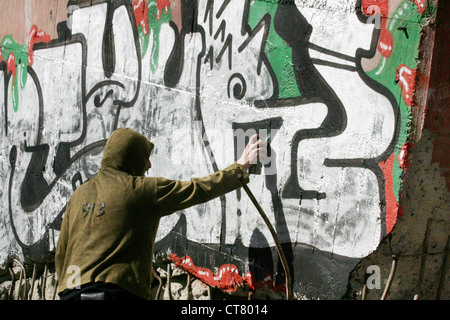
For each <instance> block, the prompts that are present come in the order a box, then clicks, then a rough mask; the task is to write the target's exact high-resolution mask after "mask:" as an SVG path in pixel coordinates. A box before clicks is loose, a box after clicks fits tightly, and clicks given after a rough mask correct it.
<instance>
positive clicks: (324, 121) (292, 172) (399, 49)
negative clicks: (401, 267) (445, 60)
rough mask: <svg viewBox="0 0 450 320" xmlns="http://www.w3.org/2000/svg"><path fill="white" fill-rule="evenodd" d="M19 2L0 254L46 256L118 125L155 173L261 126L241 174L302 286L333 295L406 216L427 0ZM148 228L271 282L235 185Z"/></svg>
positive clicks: (6, 46)
mask: <svg viewBox="0 0 450 320" xmlns="http://www.w3.org/2000/svg"><path fill="white" fill-rule="evenodd" d="M17 3H18V5H17V6H14V7H12V6H11V5H10V2H5V1H3V2H1V4H0V12H1V14H2V15H3V17H4V19H3V20H2V22H1V23H2V24H1V25H0V27H1V28H0V38H1V39H2V42H1V46H2V50H1V53H2V54H1V55H0V79H1V81H0V105H1V109H0V119H1V126H0V139H1V143H0V150H1V155H2V157H1V159H0V161H1V162H0V179H1V181H2V185H3V186H4V187H3V188H2V190H0V197H1V203H2V204H3V205H2V208H1V211H0V219H1V220H0V263H2V264H6V263H7V262H8V261H9V260H8V258H9V257H11V256H17V257H19V259H22V260H26V259H29V260H30V261H33V260H34V261H41V260H42V261H45V260H46V259H49V258H48V257H51V252H52V250H53V249H54V247H55V244H56V241H57V238H58V231H59V225H60V222H61V218H62V215H63V212H64V206H65V203H66V201H67V200H68V198H69V197H70V195H71V193H72V192H73V190H75V189H76V188H77V187H78V186H79V185H80V184H82V183H83V182H85V181H86V180H88V179H90V178H92V177H93V176H94V175H95V173H96V171H97V170H98V168H99V166H100V159H101V157H102V152H103V147H104V143H105V141H106V139H107V138H108V136H109V134H110V133H111V132H112V131H113V130H114V129H115V128H118V127H122V126H128V127H131V128H134V129H136V130H138V131H140V132H142V133H143V134H145V135H146V136H147V137H148V138H149V139H151V140H152V141H153V142H154V143H155V145H156V150H155V152H154V156H153V160H152V164H153V168H152V170H151V172H150V174H151V175H163V176H166V177H168V178H176V179H189V177H191V176H201V175H206V174H208V173H210V172H212V171H214V170H217V169H219V168H223V167H225V166H226V165H227V164H229V163H231V162H233V161H234V160H236V156H237V154H238V152H239V150H238V149H239V145H238V143H237V140H236V139H234V134H235V133H236V132H245V133H246V134H248V135H250V134H251V130H250V129H255V130H261V129H264V130H271V134H272V144H271V145H272V153H271V157H270V160H271V162H270V163H268V164H267V165H266V166H265V168H264V170H263V174H262V175H256V176H253V177H252V179H251V184H250V188H251V189H252V191H253V192H254V193H255V195H256V197H257V198H258V199H259V200H260V202H261V205H262V207H263V208H264V210H265V211H266V212H267V214H268V215H269V217H270V219H271V221H272V223H273V224H274V226H275V228H276V230H277V232H278V235H279V237H280V240H281V241H282V243H283V247H284V250H285V254H286V256H287V260H288V264H289V267H290V270H291V273H292V275H293V278H294V292H295V293H296V295H297V296H299V295H302V296H306V297H309V298H339V297H341V296H342V294H343V293H344V292H345V288H346V285H347V278H348V274H349V272H350V271H351V270H352V269H353V268H354V267H355V265H356V264H357V262H358V261H359V260H360V259H361V258H362V257H365V256H367V255H369V254H370V253H372V252H373V251H374V250H375V249H376V248H377V246H378V245H379V243H380V241H381V240H382V239H383V238H384V237H385V236H386V235H387V234H389V233H390V232H391V231H392V229H393V227H394V225H395V223H396V221H397V219H398V217H399V216H401V215H402V213H403V210H402V209H401V206H399V199H400V194H401V191H402V185H403V173H404V171H405V170H407V168H408V166H409V163H410V161H409V159H410V150H411V147H412V145H411V144H410V143H409V141H410V139H409V138H410V136H411V135H412V134H413V133H414V130H415V129H414V126H413V123H414V119H416V118H417V117H420V116H421V114H419V115H416V116H413V114H412V111H411V110H412V107H413V106H414V100H413V97H414V94H415V90H416V79H417V77H418V74H417V71H416V68H417V65H418V60H419V44H420V34H421V30H422V27H423V26H424V25H426V24H427V21H428V20H429V19H430V18H432V17H434V15H435V4H434V2H427V4H426V6H424V5H425V3H424V1H421V0H415V1H412V0H384V1H383V0H340V1H331V0H330V1H326V0H323V1H312V0H311V1H310V0H298V1H295V2H294V1H269V0H258V1H238V0H226V1H214V0H198V1H190V0H172V1H168V0H166V1H163V0H158V1H154V0H151V1H145V0H135V1H130V0H123V1H121V0H115V1H101V0H95V1H53V2H52V1H43V0H42V1H25V0H24V1H18V2H17ZM19 3H20V4H19ZM28 30H29V31H28ZM261 132H263V131H261ZM156 241H157V244H156V249H157V250H156V258H159V257H170V259H172V261H173V262H175V263H177V264H178V265H181V266H184V267H185V268H186V269H188V270H190V271H191V272H192V273H193V274H195V275H196V276H197V277H199V278H201V279H202V280H203V281H205V282H206V283H208V284H209V285H212V286H216V287H219V288H222V289H224V290H227V291H233V290H234V289H235V287H236V285H238V284H244V283H245V284H247V285H248V286H250V287H251V288H259V287H260V286H261V285H262V284H268V285H269V286H273V288H274V289H275V290H283V284H284V276H283V269H282V268H281V265H280V263H279V262H278V258H277V253H276V251H275V250H274V242H273V239H272V237H271V235H270V233H269V232H268V230H267V228H266V227H265V224H264V223H263V221H262V220H261V219H260V218H259V216H258V213H257V211H256V210H255V208H254V207H253V206H252V204H251V202H250V201H249V199H247V197H246V195H245V194H244V193H242V192H240V191H237V192H233V193H231V194H228V195H226V196H224V197H221V198H219V199H216V200H214V201H211V202H209V203H207V204H204V205H199V206H196V207H194V208H190V209H188V210H184V211H183V212H178V213H176V214H173V215H172V216H170V217H167V218H164V219H163V220H161V226H160V229H159V232H158V235H157V239H156ZM225 274H227V277H225V276H224V275H225ZM214 275H215V276H214Z"/></svg>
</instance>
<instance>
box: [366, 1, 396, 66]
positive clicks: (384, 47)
mask: <svg viewBox="0 0 450 320" xmlns="http://www.w3.org/2000/svg"><path fill="white" fill-rule="evenodd" d="M361 9H362V12H363V13H364V14H365V15H366V16H374V15H377V14H379V15H380V16H381V21H380V26H378V27H379V28H380V29H381V30H380V39H379V41H378V50H379V51H380V53H381V54H382V55H383V57H385V58H386V59H388V58H389V57H390V55H391V53H392V49H393V47H394V40H393V39H392V35H391V33H390V32H389V30H388V29H387V18H388V14H389V1H388V0H363V1H362V4H361Z"/></svg>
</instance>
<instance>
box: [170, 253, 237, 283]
mask: <svg viewBox="0 0 450 320" xmlns="http://www.w3.org/2000/svg"><path fill="white" fill-rule="evenodd" d="M169 258H170V260H171V261H173V262H175V264H176V265H177V266H179V267H182V268H183V269H185V270H186V271H188V272H189V273H191V274H193V275H194V276H196V277H197V278H199V279H200V280H202V281H203V282H205V283H206V284H208V285H209V286H211V287H217V288H219V289H221V290H223V291H225V292H234V291H236V290H237V289H238V287H240V286H242V285H243V283H244V280H243V279H242V277H241V276H240V275H239V271H238V269H237V267H236V266H235V265H232V264H225V265H223V266H221V267H220V269H219V271H218V272H217V274H214V273H213V272H212V271H211V270H209V269H207V268H201V267H197V266H195V265H194V264H193V263H192V259H191V257H189V256H185V257H183V258H179V257H177V256H176V255H174V254H171V255H170V256H169Z"/></svg>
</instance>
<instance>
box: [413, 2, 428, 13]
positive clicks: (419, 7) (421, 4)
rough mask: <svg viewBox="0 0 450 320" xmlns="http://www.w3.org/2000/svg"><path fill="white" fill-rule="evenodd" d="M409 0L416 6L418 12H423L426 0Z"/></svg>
mask: <svg viewBox="0 0 450 320" xmlns="http://www.w3.org/2000/svg"><path fill="white" fill-rule="evenodd" d="M409 1H411V2H414V4H415V5H416V7H417V12H419V13H420V14H423V13H424V12H425V9H426V7H425V5H426V0H409Z"/></svg>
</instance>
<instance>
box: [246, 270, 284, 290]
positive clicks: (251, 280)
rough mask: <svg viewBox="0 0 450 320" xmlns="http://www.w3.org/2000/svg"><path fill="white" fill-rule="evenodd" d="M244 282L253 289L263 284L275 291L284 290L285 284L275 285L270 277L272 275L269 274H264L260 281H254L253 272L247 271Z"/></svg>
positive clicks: (259, 287)
mask: <svg viewBox="0 0 450 320" xmlns="http://www.w3.org/2000/svg"><path fill="white" fill-rule="evenodd" d="M244 280H245V282H247V284H248V285H249V287H250V288H252V289H253V290H255V291H256V290H259V289H261V288H263V287H264V286H267V287H268V288H269V289H271V290H273V291H276V292H286V285H285V284H284V283H283V284H280V285H279V286H275V282H274V281H273V279H272V276H271V275H270V274H268V273H267V274H266V275H265V276H264V278H263V279H262V280H261V281H256V279H255V275H254V273H253V272H248V273H247V274H246V275H245V276H244Z"/></svg>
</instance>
